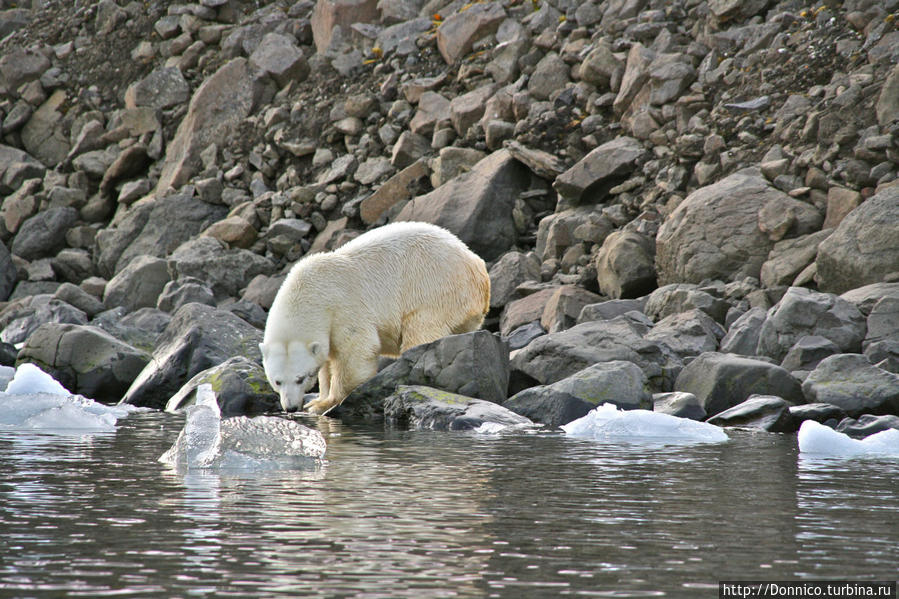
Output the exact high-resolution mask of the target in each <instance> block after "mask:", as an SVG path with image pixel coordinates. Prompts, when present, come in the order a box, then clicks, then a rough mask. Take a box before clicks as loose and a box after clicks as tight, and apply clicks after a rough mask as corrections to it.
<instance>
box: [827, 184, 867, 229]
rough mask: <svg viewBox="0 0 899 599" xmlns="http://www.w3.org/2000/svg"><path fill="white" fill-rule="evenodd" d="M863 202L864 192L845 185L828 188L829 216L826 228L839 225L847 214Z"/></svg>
mask: <svg viewBox="0 0 899 599" xmlns="http://www.w3.org/2000/svg"><path fill="white" fill-rule="evenodd" d="M861 203H862V194H860V193H859V192H857V191H855V190H852V189H847V188H845V187H831V188H830V189H829V190H827V216H826V217H825V218H824V228H825V229H833V228H834V227H836V226H837V225H839V224H840V223H841V222H842V221H843V219H844V218H846V215H847V214H849V213H850V212H852V211H853V210H855V209H856V208H857V207H858V206H859V204H861Z"/></svg>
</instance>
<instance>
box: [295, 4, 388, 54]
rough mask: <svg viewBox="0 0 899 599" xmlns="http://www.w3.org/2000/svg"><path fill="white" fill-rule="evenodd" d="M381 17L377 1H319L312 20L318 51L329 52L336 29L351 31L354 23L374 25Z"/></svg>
mask: <svg viewBox="0 0 899 599" xmlns="http://www.w3.org/2000/svg"><path fill="white" fill-rule="evenodd" d="M379 16H380V15H379V13H378V1H377V0H318V2H316V3H315V10H314V11H313V12H312V19H311V25H312V39H313V41H314V42H315V48H316V50H318V52H319V54H322V53H324V52H325V51H326V50H328V47H329V46H330V45H331V38H332V37H333V36H334V29H335V28H338V27H340V28H342V29H346V30H347V31H349V28H350V25H352V24H353V23H372V22H374V21H376V20H377V19H378V17H379Z"/></svg>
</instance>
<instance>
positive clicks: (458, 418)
mask: <svg viewBox="0 0 899 599" xmlns="http://www.w3.org/2000/svg"><path fill="white" fill-rule="evenodd" d="M384 418H385V419H386V420H388V421H390V422H392V423H395V424H400V425H403V426H407V427H408V428H410V429H415V430H436V431H464V430H472V429H477V428H478V427H480V426H481V425H484V424H487V425H490V424H494V425H499V426H500V427H507V426H512V427H525V426H532V425H533V423H532V422H531V421H530V420H528V419H527V418H525V417H523V416H520V415H518V414H516V413H514V412H512V411H510V410H507V409H506V408H504V407H502V406H499V405H497V404H495V403H492V402H489V401H483V400H480V399H474V398H471V397H466V396H464V395H459V394H456V393H448V392H446V391H443V390H441V389H434V388H431V387H427V386H424V385H401V386H399V387H398V388H397V389H396V391H394V392H393V393H392V394H390V395H389V396H388V397H386V398H385V399H384ZM491 432H492V431H491Z"/></svg>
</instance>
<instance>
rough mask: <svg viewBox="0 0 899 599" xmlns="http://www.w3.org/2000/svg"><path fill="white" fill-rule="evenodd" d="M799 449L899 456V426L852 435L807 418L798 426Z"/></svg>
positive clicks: (828, 453)
mask: <svg viewBox="0 0 899 599" xmlns="http://www.w3.org/2000/svg"><path fill="white" fill-rule="evenodd" d="M799 452H800V453H802V454H806V455H813V456H835V457H860V456H895V457H899V430H896V429H894V428H891V429H887V430H885V431H880V432H879V433H876V434H873V435H870V436H868V437H865V438H864V439H853V438H852V437H850V436H848V435H844V434H843V433H841V432H838V431H835V430H833V429H832V428H830V427H829V426H825V425H823V424H821V423H819V422H815V421H814V420H806V421H805V422H803V423H802V426H800V427H799Z"/></svg>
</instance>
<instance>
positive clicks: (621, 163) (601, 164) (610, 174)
mask: <svg viewBox="0 0 899 599" xmlns="http://www.w3.org/2000/svg"><path fill="white" fill-rule="evenodd" d="M645 156H646V149H645V148H644V147H643V145H642V144H641V143H640V142H639V141H637V140H636V139H634V138H632V137H617V138H615V139H613V140H612V141H610V142H606V143H604V144H602V145H601V146H599V147H597V148H595V149H594V150H592V151H590V153H589V154H587V155H586V156H584V157H583V158H581V159H580V160H579V161H578V162H577V163H576V164H575V165H574V166H572V167H571V168H570V169H568V170H567V171H565V172H564V173H562V174H561V175H559V176H558V177H557V178H556V180H555V182H554V183H553V187H554V188H555V190H556V191H557V192H558V193H559V194H560V195H561V196H563V197H565V198H567V199H568V200H570V201H571V202H573V203H575V204H578V203H584V204H595V203H597V202H601V201H602V200H603V199H604V198H605V196H606V194H607V193H608V192H609V190H610V189H611V188H612V187H614V186H615V185H617V184H619V183H621V181H622V180H623V179H624V178H625V177H627V175H629V174H630V173H632V172H633V171H634V169H635V168H636V167H637V165H638V163H639V162H640V161H641V160H643V159H644V157H645Z"/></svg>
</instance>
